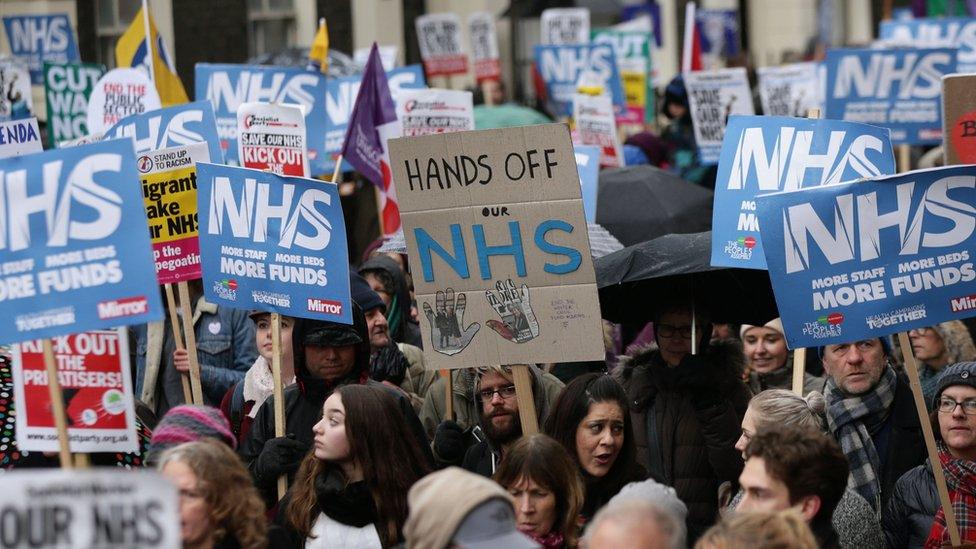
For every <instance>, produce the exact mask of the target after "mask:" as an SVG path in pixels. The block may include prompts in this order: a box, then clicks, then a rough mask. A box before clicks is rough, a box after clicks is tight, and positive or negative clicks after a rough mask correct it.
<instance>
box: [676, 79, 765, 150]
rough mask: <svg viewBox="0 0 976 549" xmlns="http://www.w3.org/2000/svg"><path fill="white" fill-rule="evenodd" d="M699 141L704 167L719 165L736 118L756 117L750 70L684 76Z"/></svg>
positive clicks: (692, 118)
mask: <svg viewBox="0 0 976 549" xmlns="http://www.w3.org/2000/svg"><path fill="white" fill-rule="evenodd" d="M684 78H685V87H686V88H687V90H688V104H689V106H690V108H691V120H692V123H693V124H694V128H695V141H696V142H697V143H698V154H699V156H700V157H701V162H702V163H703V164H715V163H716V162H718V159H719V154H720V153H721V151H722V138H723V137H724V135H725V125H726V124H728V121H729V117H730V116H732V115H733V114H755V112H754V110H753V107H752V92H751V91H750V90H749V79H748V77H747V76H746V70H745V69H743V68H741V67H737V68H734V69H721V70H717V71H696V72H689V73H687V74H685V75H684Z"/></svg>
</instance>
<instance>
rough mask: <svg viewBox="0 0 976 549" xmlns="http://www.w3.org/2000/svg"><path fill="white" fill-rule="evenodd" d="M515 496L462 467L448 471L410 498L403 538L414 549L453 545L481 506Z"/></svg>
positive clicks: (412, 492) (422, 481) (421, 485)
mask: <svg viewBox="0 0 976 549" xmlns="http://www.w3.org/2000/svg"><path fill="white" fill-rule="evenodd" d="M494 498H500V499H503V500H505V501H507V502H508V503H509V504H510V505H514V503H513V500H512V496H510V495H509V494H508V492H506V491H505V490H504V489H502V487H501V486H499V485H498V484H496V483H495V482H493V481H492V480H491V479H489V478H485V477H483V476H481V475H476V474H474V473H470V472H468V471H465V470H464V469H461V468H460V467H448V468H447V469H442V470H440V471H437V472H436V473H431V474H429V475H427V476H426V477H424V478H422V479H420V480H418V481H417V482H416V483H415V484H414V485H413V487H412V488H410V492H409V493H408V494H407V503H408V505H409V506H410V516H408V517H407V522H406V524H404V525H403V537H404V538H406V540H407V547H409V548H410V549H441V548H443V547H448V546H450V544H451V539H452V538H453V537H454V534H455V532H457V529H458V527H459V526H460V525H461V523H462V522H463V521H464V519H465V518H466V517H467V516H468V513H470V512H471V511H472V510H474V509H475V508H476V507H478V506H479V505H480V504H482V503H484V502H486V501H488V500H491V499H494Z"/></svg>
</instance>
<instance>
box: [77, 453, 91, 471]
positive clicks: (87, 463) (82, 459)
mask: <svg viewBox="0 0 976 549" xmlns="http://www.w3.org/2000/svg"><path fill="white" fill-rule="evenodd" d="M74 456H75V468H76V469H88V468H89V467H91V460H89V458H88V454H74Z"/></svg>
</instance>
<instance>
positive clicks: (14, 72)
mask: <svg viewBox="0 0 976 549" xmlns="http://www.w3.org/2000/svg"><path fill="white" fill-rule="evenodd" d="M0 90H3V93H0V121H2V120H20V119H22V118H30V117H31V116H34V99H33V98H32V97H31V81H30V74H29V73H28V72H27V65H26V64H25V63H24V62H23V61H21V60H20V59H16V58H12V57H2V58H0Z"/></svg>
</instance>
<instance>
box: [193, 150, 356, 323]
mask: <svg viewBox="0 0 976 549" xmlns="http://www.w3.org/2000/svg"><path fill="white" fill-rule="evenodd" d="M197 199H198V201H199V212H200V258H201V267H202V268H203V286H204V292H205V295H206V296H207V300H208V301H210V302H211V303H216V304H217V305H222V306H225V307H234V308H238V309H259V310H263V311H270V312H276V313H281V314H283V315H288V316H294V317H301V318H317V319H322V320H332V321H337V322H345V323H347V324H350V323H352V312H351V311H350V309H349V308H350V292H349V255H348V252H347V248H346V226H345V223H344V221H343V217H342V207H341V205H340V203H339V191H338V188H337V187H336V185H335V184H333V183H327V182H322V181H318V180H315V179H304V178H300V177H284V176H278V175H274V174H272V173H270V172H263V171H259V170H251V169H246V168H237V167H233V166H222V165H218V164H204V163H200V164H197Z"/></svg>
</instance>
